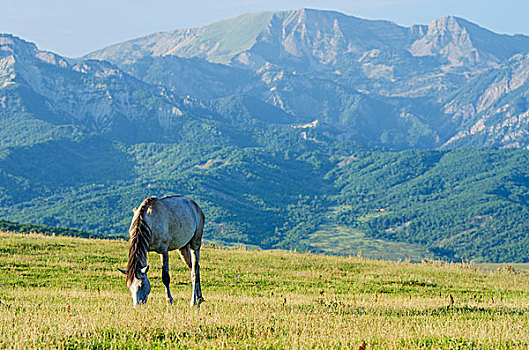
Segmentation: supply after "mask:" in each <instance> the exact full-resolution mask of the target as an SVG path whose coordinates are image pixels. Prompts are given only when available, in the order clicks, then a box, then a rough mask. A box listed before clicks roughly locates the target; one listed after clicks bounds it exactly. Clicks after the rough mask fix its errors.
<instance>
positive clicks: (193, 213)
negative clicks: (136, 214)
mask: <svg viewBox="0 0 529 350" xmlns="http://www.w3.org/2000/svg"><path fill="white" fill-rule="evenodd" d="M202 215H203V214H202V211H201V210H200V208H199V207H198V205H197V204H196V203H195V202H194V201H193V200H191V199H189V198H187V197H183V196H168V197H163V198H160V199H158V200H157V201H155V202H153V203H152V204H151V206H150V208H149V209H148V210H147V211H146V213H145V216H144V217H145V221H146V222H147V224H148V225H149V227H150V228H151V231H152V237H151V244H150V247H149V250H154V251H158V252H159V250H165V249H168V250H174V249H180V248H182V247H184V246H185V245H187V244H188V243H189V242H190V241H191V239H192V238H193V236H194V235H195V232H196V231H197V228H199V226H200V225H203V222H202V221H201V220H202V218H203V216H202Z"/></svg>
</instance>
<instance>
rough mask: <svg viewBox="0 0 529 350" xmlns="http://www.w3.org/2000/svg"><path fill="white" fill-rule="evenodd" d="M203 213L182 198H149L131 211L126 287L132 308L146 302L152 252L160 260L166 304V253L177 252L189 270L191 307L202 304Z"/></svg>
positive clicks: (168, 280) (170, 300)
mask: <svg viewBox="0 0 529 350" xmlns="http://www.w3.org/2000/svg"><path fill="white" fill-rule="evenodd" d="M204 220H205V218H204V213H203V212H202V210H201V209H200V207H199V206H198V205H197V204H196V203H195V202H194V201H193V200H191V199H189V198H186V197H183V196H168V197H163V198H160V199H158V198H156V197H149V198H147V199H145V200H144V201H143V202H142V203H141V205H140V206H139V208H138V209H137V210H135V211H134V218H133V219H132V223H131V225H130V229H129V237H130V238H129V245H130V246H129V260H128V263H127V270H126V271H125V270H121V269H119V270H120V271H121V272H123V273H124V274H125V275H126V276H127V287H128V288H129V289H130V292H131V294H132V301H133V304H134V307H136V306H137V305H140V304H144V303H146V302H147V298H148V296H149V293H150V292H151V284H150V283H149V279H148V278H147V272H148V271H149V265H147V251H155V252H157V253H158V254H160V257H161V259H162V282H163V284H164V285H165V288H166V290H167V302H168V303H172V302H173V297H172V296H171V290H170V289H169V283H170V281H171V278H170V276H169V251H170V250H175V249H177V250H178V252H179V254H180V257H181V258H182V260H183V261H184V262H185V263H186V264H187V266H188V267H189V269H190V270H191V282H192V285H193V294H192V297H191V305H192V306H197V307H200V303H201V302H202V301H204V298H202V291H201V288H200V267H199V264H198V261H199V257H200V246H201V244H202V233H203V230H204Z"/></svg>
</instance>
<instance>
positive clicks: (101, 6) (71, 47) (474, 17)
mask: <svg viewBox="0 0 529 350" xmlns="http://www.w3.org/2000/svg"><path fill="white" fill-rule="evenodd" d="M303 7H308V8H318V9H327V10H336V11H340V12H343V13H345V14H348V15H353V16H358V17H363V18H369V19H387V20H391V21H394V22H396V23H397V24H400V25H404V26H409V25H412V24H427V23H429V22H431V21H432V20H433V19H435V18H439V17H442V16H445V15H455V16H459V17H463V18H466V19H468V20H470V21H472V22H474V23H477V24H479V25H481V26H483V27H485V28H488V29H490V30H493V31H495V32H498V33H508V34H514V33H521V34H527V35H529V20H528V19H529V0H503V1H499V0H349V1H346V0H246V1H243V0H220V1H219V0H194V1H178V0H173V1H170V0H90V1H87V0H0V32H2V33H12V34H15V35H17V36H20V37H22V38H24V39H26V40H29V41H32V42H35V43H36V44H37V45H38V46H39V48H41V49H44V50H50V51H54V52H57V53H59V54H61V55H65V56H69V57H77V56H80V55H82V54H85V53H88V52H90V51H92V50H96V49H99V48H102V47H104V46H107V45H110V44H113V43H116V42H119V41H124V40H127V39H132V38H135V37H138V36H142V35H146V34H150V33H153V32H158V31H165V30H171V29H176V28H187V27H196V26H200V25H204V24H208V23H211V22H214V21H217V20H221V19H226V18H230V17H234V16H236V15H239V14H241V13H244V12H254V11H263V10H284V9H298V8H303Z"/></svg>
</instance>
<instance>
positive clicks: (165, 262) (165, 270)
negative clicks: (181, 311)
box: [160, 250, 173, 304]
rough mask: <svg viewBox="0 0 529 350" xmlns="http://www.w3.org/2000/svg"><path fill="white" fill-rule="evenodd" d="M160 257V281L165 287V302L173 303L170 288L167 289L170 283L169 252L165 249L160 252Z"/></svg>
mask: <svg viewBox="0 0 529 350" xmlns="http://www.w3.org/2000/svg"><path fill="white" fill-rule="evenodd" d="M160 257H161V258H162V282H163V284H164V286H165V289H167V302H168V303H169V304H172V303H173V297H172V296H171V290H170V289H169V283H171V277H170V276H169V252H168V251H167V250H166V251H165V252H163V253H162V254H160Z"/></svg>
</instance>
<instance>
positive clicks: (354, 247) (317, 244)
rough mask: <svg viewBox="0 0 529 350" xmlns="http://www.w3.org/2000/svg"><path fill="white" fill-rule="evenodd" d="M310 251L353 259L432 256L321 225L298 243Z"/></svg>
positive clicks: (412, 247)
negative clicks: (351, 256) (351, 257)
mask: <svg viewBox="0 0 529 350" xmlns="http://www.w3.org/2000/svg"><path fill="white" fill-rule="evenodd" d="M302 242H303V243H305V244H307V246H308V247H309V248H310V250H311V251H315V252H318V251H319V252H322V253H326V254H340V255H346V256H347V255H355V256H363V257H366V258H372V259H384V260H393V261H396V260H399V259H400V260H410V261H414V262H418V261H421V260H422V259H431V258H432V256H433V254H432V253H430V252H429V251H428V250H427V249H426V248H424V247H422V246H420V245H418V244H410V243H405V242H391V241H386V240H382V239H375V238H370V237H367V236H366V235H365V234H364V233H362V232H360V231H358V230H356V229H354V228H351V227H347V226H345V225H333V224H324V225H321V226H320V227H319V229H318V231H316V232H314V233H312V234H310V235H309V237H308V238H307V239H306V240H303V241H302Z"/></svg>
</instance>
